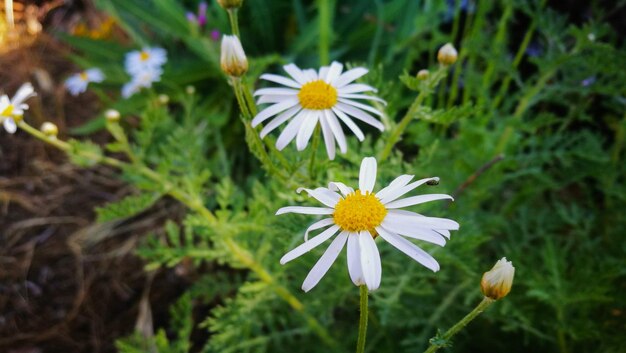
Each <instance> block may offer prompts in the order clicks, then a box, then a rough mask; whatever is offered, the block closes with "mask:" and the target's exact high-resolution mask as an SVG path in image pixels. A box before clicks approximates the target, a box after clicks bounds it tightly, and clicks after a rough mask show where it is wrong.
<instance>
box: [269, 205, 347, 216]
mask: <svg viewBox="0 0 626 353" xmlns="http://www.w3.org/2000/svg"><path fill="white" fill-rule="evenodd" d="M333 212H335V210H333V209H332V208H326V207H306V206H287V207H282V208H280V209H279V210H278V211H276V215H277V216H278V215H281V214H285V213H299V214H333Z"/></svg>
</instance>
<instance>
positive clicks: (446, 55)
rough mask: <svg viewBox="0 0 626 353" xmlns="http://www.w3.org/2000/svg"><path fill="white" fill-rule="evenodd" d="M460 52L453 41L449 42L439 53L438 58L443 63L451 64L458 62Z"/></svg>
mask: <svg viewBox="0 0 626 353" xmlns="http://www.w3.org/2000/svg"><path fill="white" fill-rule="evenodd" d="M458 56H459V53H457V51H456V49H455V48H454V46H453V45H452V44H451V43H447V44H446V45H444V46H443V47H441V49H439V52H438V53H437V60H438V61H439V63H440V64H441V65H444V66H450V65H452V64H454V63H455V62H456V59H457V57H458Z"/></svg>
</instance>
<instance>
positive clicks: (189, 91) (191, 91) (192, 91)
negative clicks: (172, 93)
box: [185, 85, 196, 95]
mask: <svg viewBox="0 0 626 353" xmlns="http://www.w3.org/2000/svg"><path fill="white" fill-rule="evenodd" d="M185 92H187V94H188V95H192V94H195V93H196V88H195V87H194V86H192V85H189V86H187V87H185Z"/></svg>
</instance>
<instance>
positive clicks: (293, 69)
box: [283, 64, 307, 85]
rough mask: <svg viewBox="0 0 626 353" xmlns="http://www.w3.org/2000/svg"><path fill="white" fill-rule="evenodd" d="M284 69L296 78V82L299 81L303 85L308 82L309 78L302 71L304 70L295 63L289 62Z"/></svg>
mask: <svg viewBox="0 0 626 353" xmlns="http://www.w3.org/2000/svg"><path fill="white" fill-rule="evenodd" d="M283 69H285V71H286V72H287V73H288V74H289V75H290V76H291V77H293V78H294V80H296V82H298V83H299V84H301V85H303V84H305V83H306V81H307V78H306V76H305V75H304V73H303V72H302V70H300V68H299V67H297V66H296V65H295V64H289V65H285V66H283Z"/></svg>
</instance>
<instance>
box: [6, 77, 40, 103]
mask: <svg viewBox="0 0 626 353" xmlns="http://www.w3.org/2000/svg"><path fill="white" fill-rule="evenodd" d="M36 95H37V94H36V93H35V89H34V88H33V85H32V84H31V83H30V82H26V83H25V84H23V85H22V86H21V87H20V88H19V89H18V90H17V92H15V95H14V96H13V99H11V103H12V104H13V105H20V104H22V103H23V102H24V101H25V100H27V99H28V98H30V97H34V96H36Z"/></svg>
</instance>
